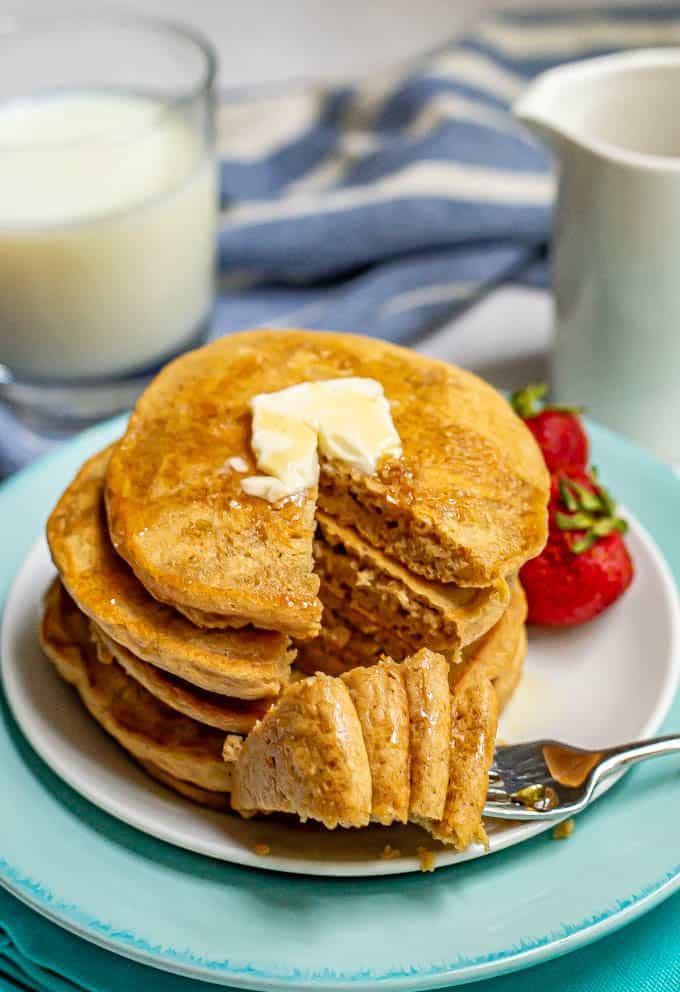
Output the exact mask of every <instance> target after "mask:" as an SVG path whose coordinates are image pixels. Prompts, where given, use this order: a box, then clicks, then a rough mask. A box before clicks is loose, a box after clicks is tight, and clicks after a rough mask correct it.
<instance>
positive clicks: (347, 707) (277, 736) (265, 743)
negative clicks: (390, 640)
mask: <svg viewBox="0 0 680 992" xmlns="http://www.w3.org/2000/svg"><path fill="white" fill-rule="evenodd" d="M231 801H232V805H233V807H234V809H236V810H237V811H238V812H240V813H243V814H253V813H256V812H265V813H266V812H280V813H295V814H297V816H299V817H300V819H301V820H302V821H303V822H304V821H305V820H308V819H312V820H320V821H321V823H323V824H324V825H325V826H326V827H328V828H329V829H333V828H334V827H337V826H341V827H364V826H366V825H367V824H368V822H369V818H370V810H371V773H370V770H369V764H368V757H367V754H366V747H365V744H364V739H363V736H362V732H361V725H360V721H359V717H358V716H357V712H356V709H355V708H354V705H353V703H352V698H351V696H350V693H349V690H348V689H347V687H346V686H345V685H344V683H343V682H341V681H340V680H338V679H333V678H331V677H330V676H327V675H317V676H315V677H313V678H309V679H303V680H302V681H301V682H297V683H294V684H293V685H291V686H289V687H288V689H287V690H286V691H285V692H284V693H283V695H282V696H281V698H280V699H279V700H278V702H277V703H275V704H274V706H273V707H272V709H271V710H270V711H269V713H268V714H267V715H266V716H265V717H264V719H263V720H262V722H261V723H259V724H258V725H257V726H256V727H255V729H254V730H253V731H252V732H251V733H250V734H249V736H248V737H247V738H246V740H245V741H244V743H243V747H242V749H241V752H240V754H239V757H238V760H237V762H236V765H235V769H234V780H233V786H232V796H231Z"/></svg>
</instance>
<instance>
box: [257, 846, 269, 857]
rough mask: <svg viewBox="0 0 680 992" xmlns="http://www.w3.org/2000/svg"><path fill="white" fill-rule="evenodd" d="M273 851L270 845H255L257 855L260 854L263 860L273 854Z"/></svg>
mask: <svg viewBox="0 0 680 992" xmlns="http://www.w3.org/2000/svg"><path fill="white" fill-rule="evenodd" d="M271 850H272V849H271V847H270V846H269V844H256V845H255V854H259V855H260V857H261V858H266V857H267V855H268V854H271Z"/></svg>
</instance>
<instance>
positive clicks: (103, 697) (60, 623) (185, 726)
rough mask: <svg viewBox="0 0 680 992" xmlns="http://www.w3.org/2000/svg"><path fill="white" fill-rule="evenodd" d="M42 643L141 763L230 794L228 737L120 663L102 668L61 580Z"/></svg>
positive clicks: (50, 597)
mask: <svg viewBox="0 0 680 992" xmlns="http://www.w3.org/2000/svg"><path fill="white" fill-rule="evenodd" d="M41 643H42V646H43V649H44V650H45V653H46V654H47V655H48V657H49V658H50V659H51V660H52V661H53V662H54V664H55V667H56V669H57V671H58V672H59V674H60V675H61V677H62V678H63V679H65V681H67V682H70V683H71V684H72V685H74V686H75V688H76V689H77V690H78V693H79V695H80V697H81V699H82V701H83V703H84V704H85V706H86V707H87V709H88V710H89V711H90V713H91V715H92V716H93V717H94V719H95V720H96V721H97V722H98V723H99V724H101V726H102V727H103V728H104V730H106V731H107V733H109V734H110V735H111V736H112V737H114V738H115V739H116V740H117V741H118V743H119V744H121V745H122V746H123V747H124V748H125V750H126V751H129V752H130V754H132V755H133V756H134V757H135V758H137V760H139V761H142V762H146V763H147V764H148V763H151V764H152V765H153V766H155V767H156V768H158V769H160V771H162V772H163V773H164V774H166V775H167V776H170V777H171V778H172V779H178V780H180V781H182V782H185V783H188V784H189V785H194V786H198V788H199V789H204V790H206V791H209V792H229V791H230V789H231V777H232V768H233V763H227V762H225V761H224V760H223V745H224V734H223V733H222V732H220V731H219V730H214V729H213V728H211V727H206V726H204V725H203V724H200V723H197V722H196V721H195V720H191V719H189V718H188V717H186V716H182V715H181V714H180V713H177V712H176V711H175V710H172V709H170V707H169V706H166V705H165V703H162V702H160V700H158V699H156V698H155V697H154V696H152V695H151V693H150V692H147V690H146V689H144V688H143V686H141V685H140V684H139V683H138V682H136V681H135V680H134V679H131V678H130V677H129V676H128V675H126V673H125V672H124V671H123V669H122V668H121V667H120V666H119V665H118V664H116V663H115V662H111V664H102V662H100V661H99V660H98V658H97V651H96V648H95V645H94V643H93V641H92V640H91V639H90V632H89V627H88V621H87V618H86V617H85V615H84V614H83V613H81V611H80V610H79V609H78V607H77V606H76V605H75V603H74V602H73V600H72V599H71V598H70V597H69V595H68V593H67V592H66V590H65V589H64V587H63V586H62V584H61V583H60V582H59V581H58V580H55V581H54V582H53V583H52V585H51V586H50V588H49V590H48V592H47V594H46V597H45V612H44V615H43V621H42V626H41Z"/></svg>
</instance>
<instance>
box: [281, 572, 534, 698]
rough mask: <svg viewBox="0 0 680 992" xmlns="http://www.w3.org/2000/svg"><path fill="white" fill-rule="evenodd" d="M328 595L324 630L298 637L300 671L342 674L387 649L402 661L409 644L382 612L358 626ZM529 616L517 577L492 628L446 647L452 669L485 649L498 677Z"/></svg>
mask: <svg viewBox="0 0 680 992" xmlns="http://www.w3.org/2000/svg"><path fill="white" fill-rule="evenodd" d="M324 598H325V599H327V602H326V605H325V606H324V614H323V624H322V627H321V633H320V635H319V636H318V637H317V638H315V639H314V640H313V641H301V642H299V643H298V645H297V647H298V654H297V658H296V659H295V669H296V670H297V671H302V672H304V673H305V674H307V675H313V674H314V673H315V672H326V673H327V674H329V675H341V674H342V673H343V672H346V671H350V670H351V669H353V668H356V667H357V666H359V665H375V664H376V663H377V662H378V661H379V660H380V658H381V657H383V656H384V655H385V654H389V655H390V657H392V658H394V660H395V661H403V660H404V658H406V657H407V656H408V655H409V654H410V653H411V648H410V646H409V645H408V644H407V643H405V642H404V641H403V640H402V639H401V638H400V637H399V636H398V635H397V634H396V633H395V632H394V631H393V630H390V629H389V628H388V627H385V626H383V624H382V623H381V621H380V617H376V619H375V621H374V622H373V623H372V624H371V623H367V622H366V621H365V619H363V618H361V617H359V618H358V620H359V622H360V623H361V625H362V629H359V628H358V627H357V626H354V624H353V622H352V621H353V620H355V619H357V617H356V614H354V613H352V611H350V610H346V611H345V614H343V615H342V617H341V616H340V615H339V611H341V610H342V604H341V603H338V604H337V610H338V612H336V610H335V609H334V608H333V607H332V606H329V605H328V603H329V601H332V599H333V597H332V596H330V595H329V596H328V597H326V595H325V593H324ZM346 614H348V615H346ZM525 619H526V599H525V596H524V592H523V590H522V589H521V587H519V583H518V582H517V581H515V582H513V585H512V592H511V598H510V604H509V606H508V608H507V610H506V611H505V613H503V615H502V617H501V618H500V620H499V621H498V622H497V623H496V624H494V626H493V627H492V628H491V630H490V631H488V632H487V633H486V634H485V635H484V636H483V637H480V638H478V639H477V640H476V641H473V642H472V643H471V644H469V645H467V646H466V647H465V648H464V649H463V651H462V654H460V655H459V654H458V652H456V651H453V652H452V651H449V652H446V654H445V656H446V658H447V660H448V661H449V662H451V661H454V662H455V663H456V664H453V665H452V674H455V673H457V674H458V675H463V674H464V672H465V671H466V665H467V662H468V661H470V660H471V659H477V660H479V656H480V655H481V656H482V658H486V659H487V660H488V664H489V672H490V674H489V678H491V679H495V678H496V677H497V676H498V675H499V673H500V672H501V671H503V670H505V668H506V667H507V665H508V664H510V662H511V659H512V657H513V656H514V654H515V651H516V646H517V642H518V639H519V637H520V631H521V630H523V624H524V621H525ZM428 646H429V645H428Z"/></svg>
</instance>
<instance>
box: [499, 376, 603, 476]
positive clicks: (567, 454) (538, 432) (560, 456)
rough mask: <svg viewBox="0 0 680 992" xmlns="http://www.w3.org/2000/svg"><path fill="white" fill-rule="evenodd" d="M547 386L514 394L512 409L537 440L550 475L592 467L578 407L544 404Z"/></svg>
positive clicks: (528, 388)
mask: <svg viewBox="0 0 680 992" xmlns="http://www.w3.org/2000/svg"><path fill="white" fill-rule="evenodd" d="M546 392H547V386H546V385H545V384H541V385H535V386H526V387H525V388H524V389H521V390H519V392H516V393H513V394H512V399H511V403H512V407H513V409H514V411H515V413H516V414H517V415H518V416H519V417H521V418H522V420H523V421H524V423H525V424H526V425H527V427H528V428H529V430H530V431H531V433H532V434H533V435H534V437H535V438H536V442H537V443H538V446H539V448H540V449H541V451H542V452H543V458H544V459H545V464H546V465H547V466H548V471H549V472H557V471H558V470H559V469H561V468H567V467H571V466H575V467H576V468H585V467H586V465H587V464H588V437H587V435H586V432H585V431H584V429H583V424H582V423H581V419H580V417H579V416H578V412H579V411H578V410H577V409H576V408H575V407H565V406H549V405H545V404H543V403H542V400H543V397H544V396H545V394H546Z"/></svg>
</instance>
